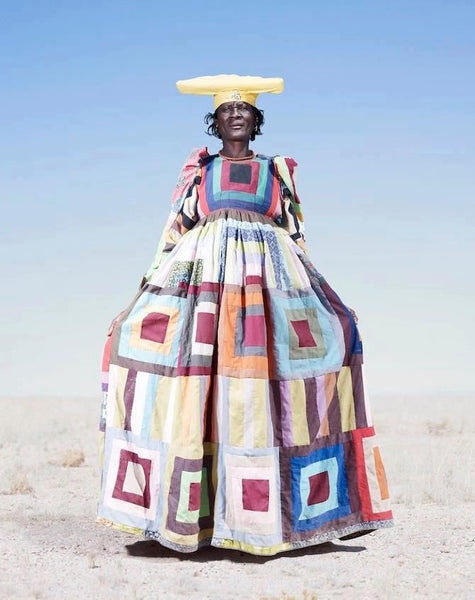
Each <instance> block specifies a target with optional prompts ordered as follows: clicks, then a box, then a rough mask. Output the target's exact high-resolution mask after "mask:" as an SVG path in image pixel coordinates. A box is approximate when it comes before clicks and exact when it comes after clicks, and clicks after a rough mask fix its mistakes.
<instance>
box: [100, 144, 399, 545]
mask: <svg viewBox="0 0 475 600" xmlns="http://www.w3.org/2000/svg"><path fill="white" fill-rule="evenodd" d="M295 165H296V163H295V162H294V161H293V160H292V159H288V158H282V157H273V158H269V157H266V156H262V155H256V156H255V157H253V158H252V159H248V160H239V161H233V160H227V159H224V158H221V157H220V156H219V155H209V154H208V152H207V151H206V149H202V150H198V151H195V152H193V153H192V154H191V155H190V157H189V158H188V160H187V162H186V163H185V165H184V167H183V170H182V173H181V176H180V178H179V181H178V184H177V187H176V190H175V193H174V196H173V207H172V212H171V214H170V217H169V219H168V222H167V225H166V227H165V230H164V233H163V235H162V238H161V240H160V243H159V248H158V251H157V255H156V258H155V261H154V262H153V264H152V266H151V268H150V269H149V271H148V273H147V275H146V277H145V279H144V281H143V283H142V287H141V289H140V292H139V293H138V295H137V296H136V297H135V298H134V300H133V301H132V303H131V304H130V306H129V307H128V308H127V309H126V310H125V311H124V312H123V313H122V314H121V315H120V316H119V317H118V318H117V319H116V320H115V321H114V323H113V325H112V327H111V330H110V332H109V337H108V340H107V344H106V348H105V352H104V365H103V366H104V401H103V407H102V414H101V427H100V428H101V432H102V450H103V461H102V462H103V469H102V491H101V498H100V502H99V509H98V520H99V521H100V522H102V523H104V524H106V525H110V526H113V527H117V528H119V529H122V530H125V531H129V532H135V533H138V534H142V535H145V536H146V537H148V538H152V539H155V540H158V541H159V542H160V543H161V544H163V545H164V546H167V547H169V548H172V549H175V550H178V551H181V552H192V551H194V550H197V549H198V548H199V547H200V546H203V545H213V546H218V547H222V548H233V549H238V550H242V551H245V552H249V553H252V554H262V555H272V554H276V553H278V552H283V551H286V550H290V549H292V548H300V547H303V546H310V545H313V544H319V543H322V542H325V541H327V540H331V539H334V538H341V537H344V536H353V535H359V534H362V533H365V532H369V531H371V530H374V529H377V528H381V527H387V526H389V525H391V524H392V514H391V511H390V507H389V498H388V488H387V484H386V478H385V473H384V467H383V463H382V460H381V455H380V450H379V447H378V444H377V441H376V439H375V435H374V429H373V426H372V421H371V414H370V411H369V406H368V403H367V401H366V398H365V394H364V390H363V379H362V372H361V368H362V346H361V341H360V338H359V334H358V330H357V327H356V324H355V321H354V318H353V317H352V315H351V313H350V311H349V310H348V308H346V307H345V305H344V304H343V303H342V302H341V300H340V299H339V297H338V296H337V295H336V293H335V292H334V291H333V290H332V289H331V288H330V286H329V285H328V284H327V283H326V281H325V279H324V278H323V277H322V276H321V275H320V274H319V273H318V272H317V271H316V269H315V267H314V266H313V265H312V263H311V262H310V260H309V258H308V256H307V255H306V253H305V248H304V242H303V221H302V214H301V210H300V203H299V200H298V197H297V194H296V191H295V186H294V178H293V172H294V167H295Z"/></svg>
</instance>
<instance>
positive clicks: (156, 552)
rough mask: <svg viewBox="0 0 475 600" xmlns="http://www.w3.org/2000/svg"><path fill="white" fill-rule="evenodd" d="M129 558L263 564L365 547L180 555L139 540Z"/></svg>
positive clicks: (212, 550) (130, 548)
mask: <svg viewBox="0 0 475 600" xmlns="http://www.w3.org/2000/svg"><path fill="white" fill-rule="evenodd" d="M125 547H126V549H127V553H128V554H129V556H139V557H142V558H165V559H175V560H180V561H190V562H198V563H199V562H213V561H216V562H217V561H223V560H228V561H231V562H235V563H255V564H264V563H266V562H268V561H270V560H276V559H279V558H284V557H285V558H298V557H299V556H308V555H312V554H330V553H332V552H364V551H365V550H366V547H365V546H348V545H345V544H335V543H333V542H325V543H324V544H319V545H318V546H311V547H308V548H299V549H297V550H291V551H289V552H281V553H280V554H276V555H275V556H255V555H253V554H246V553H245V552H240V551H239V550H225V549H222V548H214V547H213V546H209V547H206V548H201V549H200V550H197V551H196V552H190V553H181V552H176V551H175V550H170V549H169V548H165V547H164V546H162V545H160V544H159V543H158V542H155V541H154V540H141V541H138V542H135V543H134V544H128V545H127V546H125Z"/></svg>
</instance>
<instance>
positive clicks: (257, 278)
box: [246, 275, 262, 286]
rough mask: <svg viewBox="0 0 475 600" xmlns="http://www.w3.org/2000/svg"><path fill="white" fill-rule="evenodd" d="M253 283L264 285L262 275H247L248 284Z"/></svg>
mask: <svg viewBox="0 0 475 600" xmlns="http://www.w3.org/2000/svg"><path fill="white" fill-rule="evenodd" d="M253 284H257V285H260V286H262V277H261V276H260V275H246V285H253Z"/></svg>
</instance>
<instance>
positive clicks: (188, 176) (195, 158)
mask: <svg viewBox="0 0 475 600" xmlns="http://www.w3.org/2000/svg"><path fill="white" fill-rule="evenodd" d="M208 156H209V152H208V148H206V147H204V148H193V150H192V151H191V152H190V154H189V155H188V156H187V158H186V160H185V162H184V163H183V166H182V168H181V171H180V174H179V175H178V179H177V182H176V185H175V189H174V190H173V194H172V204H175V202H176V201H177V200H178V199H179V198H182V197H183V195H184V193H185V192H186V189H187V188H188V187H189V186H190V185H191V184H192V183H193V180H194V178H195V176H196V174H197V171H198V169H199V168H200V166H201V163H202V160H203V159H204V158H206V157H208Z"/></svg>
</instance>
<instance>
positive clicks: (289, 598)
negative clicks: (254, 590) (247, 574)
mask: <svg viewBox="0 0 475 600" xmlns="http://www.w3.org/2000/svg"><path fill="white" fill-rule="evenodd" d="M259 600H318V597H317V594H315V592H309V591H308V590H303V592H302V593H301V594H299V595H298V596H294V595H289V594H287V592H282V593H281V594H280V596H262V597H261V598H259Z"/></svg>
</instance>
